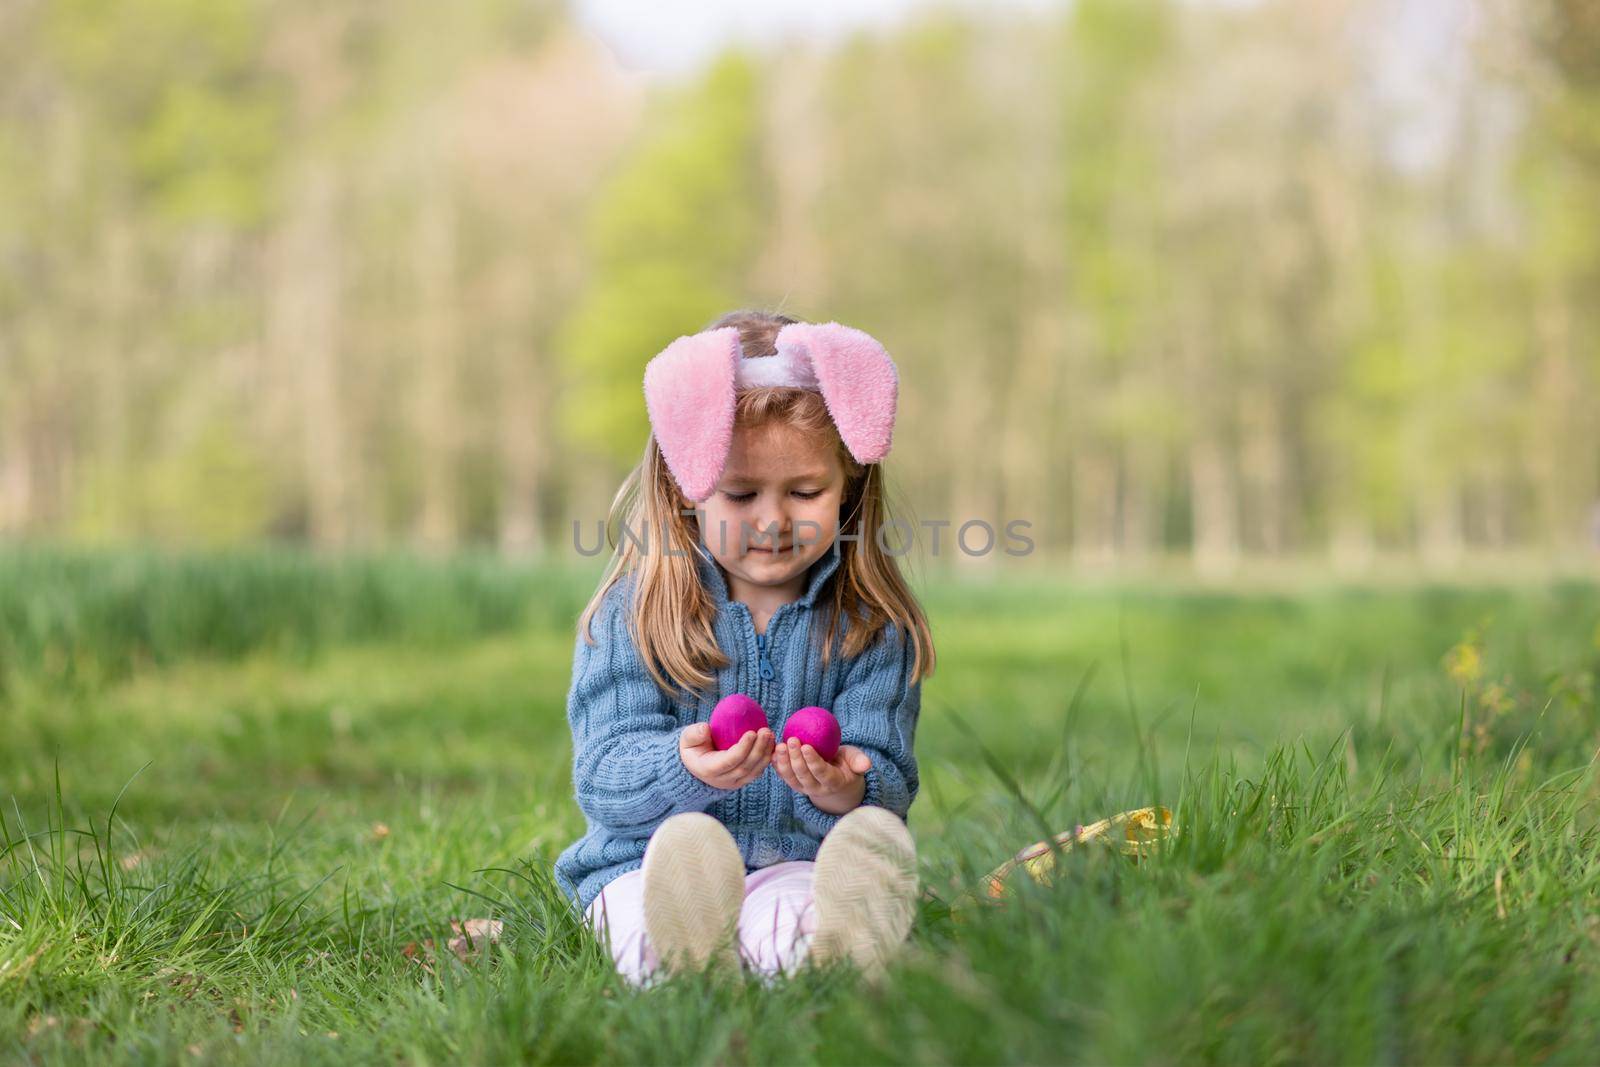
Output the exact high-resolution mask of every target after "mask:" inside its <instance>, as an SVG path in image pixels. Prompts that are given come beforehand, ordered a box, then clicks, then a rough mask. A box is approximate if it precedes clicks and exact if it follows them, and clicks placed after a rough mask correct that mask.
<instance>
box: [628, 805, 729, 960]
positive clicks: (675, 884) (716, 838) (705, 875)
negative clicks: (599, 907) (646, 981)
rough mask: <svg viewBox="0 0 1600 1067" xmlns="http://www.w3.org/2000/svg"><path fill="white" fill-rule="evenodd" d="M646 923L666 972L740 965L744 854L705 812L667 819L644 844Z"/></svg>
mask: <svg viewBox="0 0 1600 1067" xmlns="http://www.w3.org/2000/svg"><path fill="white" fill-rule="evenodd" d="M642 870H643V872H644V875H643V876H644V929H645V934H646V935H647V936H648V937H649V938H650V945H651V947H652V948H654V949H655V952H656V955H657V956H659V957H660V959H661V963H662V966H663V967H664V968H665V969H667V970H669V971H686V970H689V971H698V970H701V969H703V968H705V967H706V965H707V963H708V962H710V963H711V965H712V967H713V968H715V969H718V970H721V969H724V968H729V969H735V970H736V969H737V968H738V966H739V952H738V941H737V938H738V929H739V910H740V908H741V907H743V905H744V858H743V857H742V856H741V855H740V854H739V846H738V845H736V844H735V843H734V840H733V835H732V834H730V833H728V829H727V827H725V826H723V825H722V823H720V822H718V821H717V820H716V819H715V818H713V817H712V816H710V815H707V814H705V813H704V812H698V811H691V812H684V813H682V814H680V815H674V816H672V818H670V819H667V820H666V821H665V822H663V823H662V824H661V825H660V826H658V827H656V832H655V833H653V834H651V835H650V843H649V844H648V845H646V846H645V850H644V864H643V867H642Z"/></svg>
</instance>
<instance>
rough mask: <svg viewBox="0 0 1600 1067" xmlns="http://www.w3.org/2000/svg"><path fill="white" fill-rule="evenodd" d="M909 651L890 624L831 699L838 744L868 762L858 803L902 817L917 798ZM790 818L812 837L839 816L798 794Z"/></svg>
mask: <svg viewBox="0 0 1600 1067" xmlns="http://www.w3.org/2000/svg"><path fill="white" fill-rule="evenodd" d="M914 665H915V651H914V650H913V649H912V647H911V643H910V642H909V641H908V640H906V638H905V636H904V633H903V631H901V630H900V628H899V627H897V626H895V624H893V623H889V624H888V625H886V626H885V627H884V630H883V633H882V634H881V635H880V638H879V640H878V641H876V642H875V643H873V644H872V645H871V646H870V647H869V648H867V649H866V650H865V651H863V652H862V653H861V654H860V655H859V656H857V657H856V661H855V662H854V663H853V664H851V666H850V669H849V671H848V672H847V673H846V675H845V680H844V686H843V688H842V689H841V690H840V691H839V695H838V696H837V697H835V698H834V704H833V708H832V711H833V714H834V717H835V718H837V719H838V720H839V732H840V735H841V736H840V743H841V744H846V745H855V746H856V747H857V748H859V749H861V750H862V751H863V752H865V753H866V754H867V757H868V758H869V759H870V760H872V766H871V767H870V768H869V769H868V770H867V773H866V786H867V790H866V795H865V796H863V797H862V799H861V803H863V804H873V805H876V806H878V807H881V808H888V809H889V810H890V811H892V812H894V813H895V814H896V815H898V816H900V818H902V819H904V818H905V817H906V813H907V812H908V811H909V809H910V808H911V801H912V800H914V799H915V798H916V795H917V758H916V755H915V753H914V752H913V751H912V742H913V740H914V736H915V734H916V729H917V716H918V714H919V713H920V711H921V709H922V683H921V682H916V683H913V682H911V681H910V678H911V672H912V668H913V666H914ZM794 810H795V815H796V816H797V817H798V818H799V820H800V822H801V823H802V824H803V825H805V826H806V827H807V828H809V829H810V830H811V831H812V832H813V833H815V834H817V835H818V836H826V835H827V833H828V831H829V830H831V829H833V824H834V823H836V822H838V821H839V820H840V819H841V818H843V816H840V815H833V814H830V813H828V812H826V811H823V810H822V809H821V808H819V807H817V806H816V805H815V804H813V803H811V799H810V798H809V797H807V796H805V795H804V794H802V793H796V794H795V798H794Z"/></svg>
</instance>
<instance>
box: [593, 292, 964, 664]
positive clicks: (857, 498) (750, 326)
mask: <svg viewBox="0 0 1600 1067" xmlns="http://www.w3.org/2000/svg"><path fill="white" fill-rule="evenodd" d="M796 321H799V320H796V319H792V318H789V317H788V316H786V315H778V314H773V313H770V312H765V311H755V310H742V311H733V312H729V313H728V314H726V315H723V316H722V317H721V318H719V319H717V320H716V321H715V322H714V323H712V324H711V325H710V326H708V327H706V329H716V328H719V327H723V326H736V327H738V329H739V343H740V348H741V351H742V354H743V355H744V356H745V357H746V358H750V359H755V358H758V357H762V356H772V355H776V354H777V349H776V347H775V346H774V344H773V339H774V338H775V337H776V336H777V333H778V330H779V329H781V328H782V327H783V326H785V325H787V324H789V323H791V322H796ZM771 423H781V424H783V425H786V426H788V427H790V428H791V429H793V430H795V431H797V432H799V433H801V434H803V435H806V436H807V437H810V438H812V439H813V440H824V441H827V442H829V443H830V444H831V447H832V448H833V449H834V450H835V452H836V453H837V454H838V456H839V459H840V462H841V464H842V465H843V467H844V471H845V491H844V496H843V498H842V499H841V501H840V506H839V512H840V515H839V532H841V533H844V532H852V531H856V530H858V529H859V531H860V532H861V534H862V536H861V538H860V539H859V540H849V541H836V542H835V544H833V545H830V546H829V548H828V551H830V552H833V551H837V552H838V553H839V555H840V559H839V568H838V570H837V571H836V572H835V574H834V576H833V577H834V581H833V583H832V585H833V588H832V592H831V594H829V595H827V596H825V597H819V598H818V600H817V603H818V604H820V605H822V606H823V607H822V623H821V625H822V626H823V627H825V630H824V633H825V639H824V641H823V644H822V664H823V666H824V667H826V666H827V664H828V662H829V660H830V658H831V656H832V652H833V648H834V646H835V644H837V643H838V642H839V641H840V639H841V634H842V639H843V645H842V647H841V649H840V652H841V654H842V655H844V656H847V657H855V656H857V655H860V654H861V653H862V652H863V651H865V650H866V649H867V648H868V647H869V646H870V645H871V644H872V642H873V641H875V640H876V639H877V638H878V635H879V634H880V632H882V631H883V630H884V628H885V627H886V626H887V625H888V624H890V623H893V624H895V625H896V626H897V627H898V628H899V630H900V632H901V633H902V634H903V635H905V637H906V639H907V640H908V641H910V642H911V646H912V649H913V652H914V656H915V658H914V660H913V666H912V673H911V681H912V682H917V681H920V680H922V679H923V678H925V677H927V676H928V675H930V674H932V673H933V668H934V663H935V657H934V651H933V637H932V634H931V633H930V632H929V629H928V620H927V618H926V616H925V615H924V614H923V611H922V606H921V605H920V604H919V603H918V602H917V598H916V597H915V596H914V595H913V594H912V592H911V589H910V587H909V586H907V584H906V582H905V579H904V578H903V577H902V576H901V574H900V568H899V566H898V565H897V564H896V562H895V558H894V557H893V556H891V555H889V554H888V553H887V552H885V551H884V550H883V548H882V547H881V546H880V545H879V544H878V537H877V531H879V530H880V529H884V528H885V524H886V523H888V522H890V521H891V516H890V513H889V506H888V502H887V499H886V493H885V489H884V481H883V471H882V469H881V466H880V465H879V464H877V463H869V464H861V463H858V462H856V459H855V457H854V456H852V455H850V451H849V449H848V448H846V447H845V444H844V441H843V440H842V439H841V438H840V437H839V431H838V429H837V428H836V427H835V426H834V424H833V420H832V418H831V417H830V416H829V415H828V409H827V405H826V404H825V403H824V402H823V399H822V397H821V395H820V394H818V393H815V392H812V391H810V390H807V389H797V388H792V387H784V386H764V387H761V388H756V389H748V390H745V391H743V392H741V393H739V395H738V397H737V399H736V401H735V407H734V425H735V426H738V427H744V428H748V429H754V428H757V427H760V426H765V425H768V424H771ZM681 501H682V497H681V494H680V493H679V491H678V486H677V483H676V482H675V481H674V480H673V478H672V473H671V471H670V470H668V468H667V465H666V461H665V459H664V458H663V457H662V454H661V449H660V448H659V446H658V445H657V444H656V439H655V434H653V433H652V434H651V435H650V437H649V439H648V440H646V441H645V446H644V458H643V459H642V460H641V461H640V462H639V465H638V466H636V467H635V468H634V469H633V470H632V471H630V472H629V474H628V476H627V478H626V479H624V480H623V483H622V486H621V488H619V489H618V490H617V494H616V497H615V498H614V499H613V500H612V503H611V509H610V515H609V516H608V518H607V522H606V528H607V538H608V540H610V541H611V543H612V544H613V546H615V547H616V552H615V554H614V555H613V556H612V559H611V563H610V565H609V566H608V568H607V571H606V575H605V577H604V578H602V579H601V582H600V586H599V588H598V589H597V590H596V591H595V594H594V596H593V597H591V598H590V600H589V603H588V606H587V607H585V608H584V610H583V614H582V616H580V618H579V620H578V632H579V633H580V634H582V635H583V639H584V640H585V641H587V642H588V643H589V644H593V643H594V638H593V636H592V635H591V634H590V632H589V622H590V620H591V619H592V618H593V617H594V614H595V612H596V611H597V610H598V609H599V607H600V605H601V602H602V601H603V600H604V599H605V596H606V593H607V592H609V591H610V589H611V587H612V586H613V585H615V584H617V583H618V582H620V581H622V580H623V579H624V578H626V577H627V576H628V575H630V574H633V575H636V576H637V578H636V582H635V586H634V591H633V601H632V604H631V607H632V610H631V611H630V612H629V619H628V632H629V634H630V636H631V637H632V639H633V642H634V644H635V646H636V647H637V648H638V650H639V654H640V658H641V659H642V660H643V661H644V663H645V665H646V667H647V668H648V669H649V671H650V675H651V677H652V678H654V679H655V682H656V684H657V685H658V686H659V687H660V688H661V689H662V690H663V691H665V692H667V693H668V694H669V695H674V693H675V691H688V692H691V693H692V692H696V691H699V690H702V689H705V688H707V687H709V686H710V685H711V684H712V683H713V682H715V680H716V675H715V672H716V671H717V670H718V669H719V668H722V667H726V666H727V665H728V663H729V662H730V660H729V659H728V656H727V655H726V654H725V653H724V652H723V651H722V649H721V648H720V647H719V646H718V645H717V639H716V635H715V633H714V631H713V628H712V624H713V622H714V621H715V618H716V612H717V605H716V603H715V602H714V601H713V599H712V595H711V592H710V591H709V590H707V589H706V588H705V586H704V585H703V584H702V582H701V581H700V576H699V573H698V569H697V566H696V563H695V557H696V554H697V549H696V547H695V546H696V544H697V542H698V540H699V539H698V538H697V536H696V533H695V520H694V517H693V515H692V514H690V515H684V514H681V513H680V510H679V509H680V507H681V506H682V505H681ZM619 518H620V520H621V521H622V522H624V523H626V524H627V528H628V529H629V530H630V531H631V532H632V534H633V536H632V537H629V538H625V539H622V540H621V542H620V543H618V541H617V540H615V539H612V538H611V534H610V531H611V528H612V525H613V523H614V522H616V521H617V520H618V519H619ZM646 538H649V539H650V540H649V541H646V542H645V544H644V545H641V544H640V543H639V542H640V541H645V539H646ZM847 617H848V619H849V625H848V627H846V626H845V620H846V618H847Z"/></svg>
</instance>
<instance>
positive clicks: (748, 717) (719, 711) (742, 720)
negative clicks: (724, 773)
mask: <svg viewBox="0 0 1600 1067" xmlns="http://www.w3.org/2000/svg"><path fill="white" fill-rule="evenodd" d="M766 726H767V713H766V712H765V711H762V710H761V705H760V704H758V703H756V701H755V700H753V699H752V698H750V697H748V696H745V695H744V694H743V693H729V694H728V695H727V696H725V697H723V698H722V699H721V700H719V701H717V706H716V707H715V708H713V709H712V710H711V743H712V744H713V745H715V746H716V748H717V750H718V751H721V750H723V749H727V748H732V747H733V746H734V745H737V744H738V743H739V738H741V737H743V736H744V735H745V734H747V733H748V732H750V731H751V730H763V729H765V728H766Z"/></svg>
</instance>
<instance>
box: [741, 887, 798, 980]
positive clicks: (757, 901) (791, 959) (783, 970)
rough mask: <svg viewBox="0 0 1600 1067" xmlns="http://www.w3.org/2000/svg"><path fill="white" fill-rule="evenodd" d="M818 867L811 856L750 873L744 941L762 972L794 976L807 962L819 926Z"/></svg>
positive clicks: (751, 960) (752, 965)
mask: <svg viewBox="0 0 1600 1067" xmlns="http://www.w3.org/2000/svg"><path fill="white" fill-rule="evenodd" d="M815 866H816V865H815V864H814V863H812V862H811V861H810V860H788V861H786V862H784V863H774V864H773V865H772V866H770V867H762V868H760V869H759V870H755V871H751V872H750V873H749V874H747V875H745V879H744V894H745V895H744V906H743V907H742V908H741V909H740V911H739V944H740V946H741V947H742V949H743V954H744V957H745V961H746V963H747V964H748V965H749V967H750V968H751V969H752V970H754V971H756V972H757V973H759V974H762V975H764V976H769V977H775V976H778V975H782V974H790V973H793V971H794V970H795V969H797V968H798V967H799V966H800V964H801V963H802V962H804V960H805V958H806V955H807V953H808V952H809V950H810V947H811V935H812V934H813V933H814V932H815V931H816V928H817V919H816V914H815V912H814V910H813V909H812V906H811V886H812V881H813V868H814V867H815Z"/></svg>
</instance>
